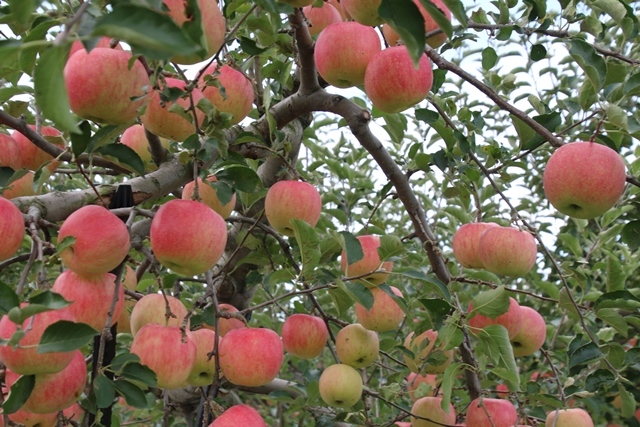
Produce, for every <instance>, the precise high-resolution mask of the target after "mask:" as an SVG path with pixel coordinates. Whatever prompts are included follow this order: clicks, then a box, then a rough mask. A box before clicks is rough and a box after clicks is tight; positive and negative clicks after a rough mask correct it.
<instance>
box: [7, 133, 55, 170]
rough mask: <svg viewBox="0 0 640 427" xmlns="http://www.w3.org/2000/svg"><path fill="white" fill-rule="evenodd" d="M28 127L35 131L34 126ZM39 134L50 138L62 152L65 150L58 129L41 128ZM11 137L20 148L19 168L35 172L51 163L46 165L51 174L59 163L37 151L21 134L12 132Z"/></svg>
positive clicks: (39, 150)
mask: <svg viewBox="0 0 640 427" xmlns="http://www.w3.org/2000/svg"><path fill="white" fill-rule="evenodd" d="M29 127H30V128H31V129H32V130H34V131H35V130H36V127H35V125H29ZM40 134H41V135H42V136H43V137H45V138H46V137H50V138H52V139H53V144H54V145H55V146H57V147H58V148H60V149H62V150H64V149H65V145H64V140H63V139H62V132H60V131H59V130H58V129H56V128H53V127H51V126H42V127H41V129H40ZM11 136H12V137H13V139H14V140H15V141H16V142H17V143H18V146H19V147H20V167H23V168H26V169H30V170H33V171H35V170H38V169H40V168H41V167H42V165H44V164H45V163H47V162H51V163H49V164H48V165H47V168H48V169H49V170H50V171H51V172H53V171H54V170H56V168H57V167H58V165H59V164H60V162H59V161H57V160H54V158H53V156H51V155H50V154H47V153H45V152H44V151H42V150H41V149H39V148H38V147H37V146H36V145H35V144H34V143H33V142H31V140H29V139H28V138H27V137H26V136H24V135H23V134H22V133H21V132H19V131H17V130H14V131H13V133H12V134H11Z"/></svg>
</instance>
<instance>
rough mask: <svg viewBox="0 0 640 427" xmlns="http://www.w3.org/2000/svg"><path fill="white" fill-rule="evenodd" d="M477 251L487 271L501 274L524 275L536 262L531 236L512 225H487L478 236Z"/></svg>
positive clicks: (534, 245)
mask: <svg viewBox="0 0 640 427" xmlns="http://www.w3.org/2000/svg"><path fill="white" fill-rule="evenodd" d="M478 253H479V254H480V260H481V262H482V265H483V266H484V268H485V269H487V270H488V271H490V272H492V273H495V274H499V275H503V276H516V277H522V276H525V275H526V274H527V273H528V272H529V271H530V270H531V268H532V267H533V265H534V264H535V262H536V255H537V254H538V247H537V245H536V240H535V239H534V238H533V236H532V235H531V234H530V233H528V232H526V231H520V230H518V229H517V228H513V227H489V228H487V229H486V230H485V231H484V233H482V235H481V236H480V242H479V243H478Z"/></svg>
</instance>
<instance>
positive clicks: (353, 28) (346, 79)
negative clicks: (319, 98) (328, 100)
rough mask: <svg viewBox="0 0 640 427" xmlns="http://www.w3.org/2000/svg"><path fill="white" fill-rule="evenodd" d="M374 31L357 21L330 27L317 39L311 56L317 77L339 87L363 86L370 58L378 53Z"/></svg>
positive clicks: (378, 42) (377, 43)
mask: <svg viewBox="0 0 640 427" xmlns="http://www.w3.org/2000/svg"><path fill="white" fill-rule="evenodd" d="M380 49H381V45H380V38H379V37H378V34H377V33H376V31H375V30H374V29H373V28H371V27H367V26H364V25H361V24H358V23H357V22H336V23H333V24H329V25H328V26H327V27H326V28H325V29H324V30H322V32H321V33H320V35H319V36H318V40H317V41H316V46H315V51H314V57H315V60H316V67H317V68H318V73H320V76H321V77H322V78H323V79H324V80H325V81H326V82H327V83H329V84H330V85H333V86H335V87H339V88H347V87H352V86H359V85H361V84H363V83H364V78H365V72H366V69H367V66H368V65H369V62H370V61H371V59H372V58H373V57H374V56H375V55H376V54H377V53H378V52H380Z"/></svg>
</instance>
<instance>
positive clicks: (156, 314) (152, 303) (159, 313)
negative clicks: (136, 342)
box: [131, 294, 189, 335]
mask: <svg viewBox="0 0 640 427" xmlns="http://www.w3.org/2000/svg"><path fill="white" fill-rule="evenodd" d="M187 313H188V311H187V308H186V307H185V306H184V304H183V303H182V301H180V300H179V299H178V298H176V297H172V296H171V295H162V294H148V295H145V296H143V297H142V298H140V299H139V300H138V302H136V304H135V305H134V306H133V310H131V334H132V335H136V334H137V333H138V331H139V330H140V329H141V328H142V327H143V326H144V325H147V324H149V323H152V324H155V325H163V326H181V325H182V323H183V322H184V318H185V316H186V315H187ZM186 327H187V328H188V327H189V321H188V320H187V324H186Z"/></svg>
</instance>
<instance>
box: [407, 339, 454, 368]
mask: <svg viewBox="0 0 640 427" xmlns="http://www.w3.org/2000/svg"><path fill="white" fill-rule="evenodd" d="M413 335H414V334H413V332H411V333H409V335H407V337H406V338H405V340H404V346H405V348H406V349H408V350H409V351H411V352H412V353H413V355H414V358H413V359H412V358H410V357H409V356H408V355H406V354H405V355H404V361H405V363H406V364H407V367H408V368H409V370H410V371H411V372H416V373H426V374H439V373H441V372H443V371H444V370H445V369H446V368H447V366H449V365H450V364H451V361H452V360H453V350H443V349H442V347H443V346H442V345H441V346H440V347H437V348H434V346H435V344H436V340H437V339H438V332H437V331H434V330H432V329H429V330H426V331H424V332H423V333H421V334H420V335H418V336H417V337H415V338H414V336H413ZM430 358H431V359H432V360H431V361H429V362H428V360H429V359H430Z"/></svg>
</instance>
